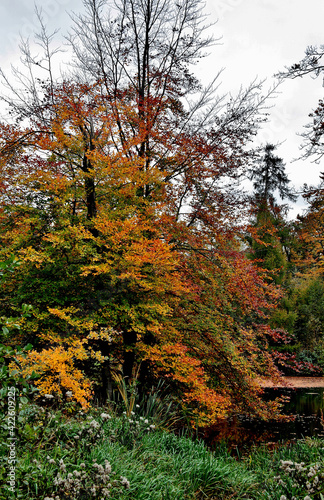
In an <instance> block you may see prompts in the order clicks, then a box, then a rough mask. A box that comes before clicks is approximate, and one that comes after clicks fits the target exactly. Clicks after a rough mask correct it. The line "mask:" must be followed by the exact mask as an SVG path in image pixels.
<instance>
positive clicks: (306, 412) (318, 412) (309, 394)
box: [204, 384, 324, 449]
mask: <svg viewBox="0 0 324 500" xmlns="http://www.w3.org/2000/svg"><path fill="white" fill-rule="evenodd" d="M322 385H324V384H322ZM282 395H285V396H289V401H288V402H287V403H285V406H284V408H283V413H284V414H286V415H291V416H293V417H294V418H293V419H292V420H291V421H287V422H281V421H269V422H263V421H260V420H257V419H251V418H248V417H244V416H240V415H239V416H237V417H233V418H230V419H227V420H225V421H223V422H221V423H220V424H218V425H216V426H213V428H212V429H209V430H208V431H207V433H206V435H205V436H204V439H205V441H206V443H207V444H208V445H209V446H210V447H211V448H213V446H215V445H216V444H217V443H219V442H220V441H222V440H225V441H227V442H228V445H229V447H230V448H234V449H240V448H245V447H247V448H249V447H250V446H251V445H252V444H254V443H265V444H266V445H268V447H269V448H271V447H273V448H275V447H276V446H277V445H278V443H279V442H282V441H285V442H294V441H295V440H297V439H300V438H304V437H306V436H318V437H323V438H324V387H313V388H312V387H298V388H286V387H284V388H283V387H280V388H266V389H265V397H266V398H269V399H274V398H276V397H279V396H282Z"/></svg>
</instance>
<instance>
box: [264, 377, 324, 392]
mask: <svg viewBox="0 0 324 500" xmlns="http://www.w3.org/2000/svg"><path fill="white" fill-rule="evenodd" d="M260 385H261V387H293V388H294V389H297V388H303V387H305V388H311V387H324V377H282V383H274V382H272V380H270V379H267V378H262V379H261V380H260Z"/></svg>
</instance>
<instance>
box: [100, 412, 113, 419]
mask: <svg viewBox="0 0 324 500" xmlns="http://www.w3.org/2000/svg"><path fill="white" fill-rule="evenodd" d="M100 417H101V419H102V420H109V419H111V416H110V415H109V414H108V413H101V415H100Z"/></svg>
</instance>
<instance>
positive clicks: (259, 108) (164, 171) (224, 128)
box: [0, 0, 278, 422]
mask: <svg viewBox="0 0 324 500" xmlns="http://www.w3.org/2000/svg"><path fill="white" fill-rule="evenodd" d="M85 7H86V12H85V14H83V15H80V16H76V17H75V18H74V28H73V34H71V37H70V41H71V45H72V47H73V50H74V53H75V58H76V60H75V64H74V66H75V68H76V69H75V72H74V73H73V74H72V75H70V76H69V77H65V78H64V79H63V81H58V80H55V79H54V77H53V74H52V70H51V68H52V64H51V60H52V58H53V57H54V56H55V53H56V50H51V49H50V42H51V36H48V35H47V34H46V30H45V27H44V26H43V25H42V32H41V34H40V37H39V43H40V45H41V47H42V49H43V50H44V58H43V59H40V56H39V55H38V58H37V59H36V58H35V57H34V56H33V55H32V52H31V50H30V48H29V46H28V45H27V44H24V45H23V46H22V49H23V54H24V57H25V64H26V67H27V69H28V71H29V73H28V75H29V76H27V77H26V78H22V77H21V73H19V72H18V73H17V72H16V76H17V77H18V78H19V80H20V84H21V86H22V88H21V89H20V91H19V94H18V98H16V99H15V98H14V97H12V96H8V97H7V98H6V99H7V101H8V103H9V104H10V108H11V113H12V114H13V116H14V117H15V118H17V122H16V123H11V124H9V125H8V124H2V125H1V155H0V165H1V177H0V185H1V212H0V226H1V227H0V238H1V243H2V250H1V254H2V257H3V258H6V257H7V255H8V254H12V253H14V254H15V255H16V256H17V258H18V259H19V260H20V262H21V265H20V266H19V269H17V271H16V272H15V273H14V275H13V276H12V279H11V280H8V282H7V284H6V288H5V290H2V292H1V297H0V299H1V300H2V302H3V304H5V305H6V307H7V308H10V307H18V305H19V303H20V302H21V301H24V302H26V303H31V304H32V305H33V308H34V309H33V316H32V318H31V319H29V320H26V323H25V329H24V331H25V340H26V341H27V340H28V341H31V342H32V343H33V345H34V347H35V351H34V352H33V353H31V355H30V356H29V359H28V360H27V361H26V362H23V369H24V370H25V373H29V371H30V370H32V369H34V368H37V369H38V370H39V372H40V373H41V374H42V378H41V379H40V381H39V384H40V387H41V388H42V390H43V391H53V392H55V393H57V392H58V391H60V390H62V388H63V389H65V390H68V391H70V390H72V392H73V393H74V394H75V395H76V396H77V397H78V401H79V402H80V403H81V404H83V405H84V406H86V405H87V402H88V401H89V398H90V390H91V384H90V383H89V377H90V378H92V382H93V383H95V382H96V383H97V387H98V388H99V389H100V390H101V391H102V392H103V393H104V392H105V391H106V390H107V388H108V385H109V379H110V378H111V376H110V373H111V371H115V372H119V371H120V370H121V371H122V372H123V374H124V375H125V376H126V377H127V378H128V379H129V378H131V377H132V374H134V373H135V372H134V368H136V370H137V368H138V366H139V365H140V364H142V365H141V366H142V368H141V370H140V375H139V376H140V378H141V381H142V383H145V382H146V381H147V383H150V378H151V377H156V376H162V377H165V378H167V379H168V380H169V381H170V384H171V385H172V387H173V390H174V392H175V394H177V395H178V397H179V399H182V401H183V404H184V405H188V406H190V408H191V409H192V411H193V413H194V414H196V415H197V418H198V419H200V421H201V422H203V421H206V420H208V419H210V420H213V419H216V418H218V417H220V416H223V415H225V414H227V413H228V412H230V411H237V410H238V409H242V408H245V409H246V410H248V411H250V412H254V413H259V414H261V415H263V416H266V415H269V405H268V406H267V405H266V404H265V403H263V401H262V398H261V396H262V390H261V389H260V387H259V385H258V382H257V376H258V375H260V374H267V375H273V376H277V375H278V372H277V371H276V369H275V367H274V365H273V362H272V359H271V356H270V355H269V354H268V352H267V344H268V336H269V334H270V331H269V327H268V326H267V321H268V315H269V312H270V311H271V309H272V308H273V307H275V305H276V302H277V300H278V293H277V289H276V288H275V287H273V286H272V285H271V284H266V283H265V282H264V281H263V280H262V279H261V278H260V276H259V275H258V273H257V272H256V269H255V268H254V266H253V265H252V264H251V262H249V261H248V260H247V259H246V258H245V257H244V255H243V254H242V252H241V248H240V245H239V239H238V237H237V227H238V226H239V225H240V220H239V217H238V216H239V214H240V213H241V202H242V204H243V201H244V199H241V198H240V193H239V192H236V190H235V189H233V182H234V181H237V180H238V179H239V178H240V176H241V174H242V172H243V170H244V168H246V167H247V166H248V165H249V161H250V154H249V151H248V149H247V147H246V146H247V144H248V142H249V141H250V140H252V138H253V136H254V133H255V131H256V130H257V127H258V123H259V122H260V120H262V112H263V105H264V97H263V96H261V95H260V86H259V85H258V84H252V85H251V86H250V87H249V88H248V89H247V90H245V91H244V90H242V91H241V92H240V93H239V95H238V96H237V97H236V98H232V99H231V100H230V101H228V103H226V102H225V101H224V99H223V98H217V97H216V96H215V93H214V90H213V85H210V86H209V87H207V89H202V90H201V86H200V84H199V82H198V81H197V79H196V78H195V77H194V76H193V75H192V74H191V72H190V64H192V63H193V62H195V61H196V60H197V59H198V58H199V57H201V56H202V52H203V51H204V50H205V49H206V48H207V47H208V45H209V44H210V43H211V39H210V38H208V37H205V38H204V33H205V26H204V16H203V14H202V10H201V4H200V2H198V0H182V1H181V2H180V3H179V2H178V3H176V4H174V3H173V2H171V1H168V0H167V1H165V2H163V3H161V2H160V1H158V0H145V2H140V1H138V0H130V1H123V0H120V1H118V2H116V3H115V10H114V14H112V13H110V10H109V8H108V7H109V4H108V3H107V2H106V1H104V0H99V1H97V0H86V1H85ZM40 20H41V17H40ZM35 67H36V68H38V70H39V68H43V70H44V71H45V74H47V78H42V79H40V80H37V79H36V78H34V76H33V75H34V71H35V69H34V68H35ZM4 78H5V77H4ZM5 83H6V84H7V86H9V88H10V85H11V90H13V91H14V90H15V87H14V86H13V85H12V84H10V82H9V80H8V79H6V78H5ZM199 91H200V93H199ZM198 93H199V96H198V97H197V94H198ZM16 96H17V91H16ZM194 98H195V99H194ZM8 297H11V299H12V300H11V301H10V302H9V301H8ZM13 342H14V339H13ZM271 408H272V407H271ZM271 408H270V410H271Z"/></svg>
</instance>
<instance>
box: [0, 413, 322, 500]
mask: <svg viewBox="0 0 324 500" xmlns="http://www.w3.org/2000/svg"><path fill="white" fill-rule="evenodd" d="M140 412H141V408H137V409H136V413H137V414H135V415H133V416H132V417H131V418H130V419H128V418H127V417H126V416H125V415H123V414H118V413H113V412H110V418H107V415H103V416H101V415H102V413H106V414H107V413H109V412H108V410H107V409H105V410H104V409H97V410H95V409H93V410H91V412H90V414H89V415H85V414H82V413H81V414H80V413H79V414H75V415H73V416H67V415H64V414H63V413H62V412H60V411H57V410H56V411H54V410H51V409H46V410H44V409H42V408H39V407H37V406H36V405H32V404H28V405H26V406H25V407H24V408H23V409H21V411H20V413H19V415H18V416H17V420H18V422H17V438H18V439H17V443H16V453H17V458H18V462H17V464H16V466H15V468H16V470H15V473H16V491H15V493H14V494H11V493H10V492H9V491H8V489H7V488H6V486H4V485H5V483H6V481H7V476H8V469H7V465H8V464H6V463H3V464H2V466H1V468H0V481H1V482H2V483H3V486H4V487H3V488H2V489H1V493H0V499H1V500H7V499H29V500H44V499H45V498H46V497H47V498H52V499H55V498H56V497H57V498H59V499H60V500H67V499H69V500H85V499H86V500H88V499H90V498H99V499H100V498H108V493H109V498H112V499H115V500H117V499H118V500H193V499H204V500H206V499H209V500H212V499H214V500H216V499H217V500H222V499H224V500H225V499H226V500H231V499H237V500H243V499H250V500H270V499H274V500H280V498H285V497H286V498H287V500H288V499H289V500H291V499H292V498H293V496H295V498H296V500H299V499H302V500H304V498H305V497H306V495H307V494H309V497H310V498H311V499H312V500H316V499H320V498H321V496H320V493H321V492H323V486H324V442H323V441H322V440H320V439H305V440H301V441H298V442H297V443H296V444H294V445H287V446H281V447H278V448H277V449H276V450H274V451H269V450H268V449H267V448H266V447H265V446H259V447H255V448H253V449H252V450H251V451H250V452H249V453H247V454H245V455H244V456H236V457H233V456H231V455H230V454H229V452H228V451H227V448H226V446H225V445H220V446H219V447H218V448H217V449H216V450H215V451H214V452H211V451H209V450H208V449H207V448H206V446H205V445H204V444H203V443H202V442H201V441H197V440H192V439H190V438H189V437H186V436H182V437H181V436H180V437H179V436H176V435H175V434H173V433H172V432H170V431H165V430H163V429H161V428H159V422H158V419H156V420H154V415H153V416H151V417H149V418H147V415H146V416H140ZM164 423H165V422H164ZM2 424H3V425H2V427H1V432H0V433H1V435H0V438H1V445H0V453H1V456H2V457H5V456H6V455H7V452H8V449H7V443H8V440H7V439H6V438H7V436H8V429H6V423H5V422H4V421H3V422H2ZM152 426H153V427H152ZM105 461H106V462H105ZM108 461H109V463H108ZM282 461H286V462H287V461H290V462H291V464H290V465H289V463H288V465H287V463H282ZM94 463H95V464H97V465H95V466H94V465H93V464H94ZM301 463H304V465H300V464H301ZM316 464H317V465H316ZM315 465H316V467H315V469H314V466H315ZM312 467H313V468H312ZM313 472H314V474H313ZM68 474H70V476H68ZM279 476H280V478H279ZM316 477H317V479H316ZM125 478H127V479H125ZM308 483H309V484H310V485H311V487H309V485H308ZM93 488H95V489H96V496H94V495H93ZM311 489H313V490H314V491H311Z"/></svg>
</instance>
